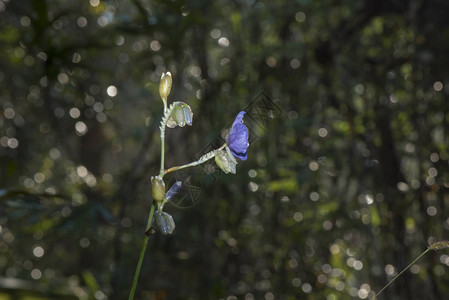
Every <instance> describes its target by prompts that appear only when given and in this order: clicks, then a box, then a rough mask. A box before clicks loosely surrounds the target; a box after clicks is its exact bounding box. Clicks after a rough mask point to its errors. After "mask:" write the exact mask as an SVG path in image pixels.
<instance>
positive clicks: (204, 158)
mask: <svg viewBox="0 0 449 300" xmlns="http://www.w3.org/2000/svg"><path fill="white" fill-rule="evenodd" d="M224 147H226V143H224V144H223V145H221V147H220V148H218V149H217V150H213V151H211V152H208V153H206V154H204V155H203V156H201V157H200V158H199V159H198V160H197V161H194V162H191V163H189V164H185V165H182V166H176V167H171V168H169V169H167V170H165V171H164V175H165V174H168V173H171V172H173V171H177V170H181V169H185V168H189V167H194V166H197V165H200V164H202V163H204V162H206V161H208V160H209V159H211V158H213V157H215V153H216V152H217V151H220V150H222V149H223V148H224Z"/></svg>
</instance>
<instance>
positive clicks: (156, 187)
mask: <svg viewBox="0 0 449 300" xmlns="http://www.w3.org/2000/svg"><path fill="white" fill-rule="evenodd" d="M151 187H152V192H153V199H154V200H156V201H157V202H161V201H162V200H163V199H164V196H165V183H164V180H162V178H161V177H160V176H154V177H152V178H151Z"/></svg>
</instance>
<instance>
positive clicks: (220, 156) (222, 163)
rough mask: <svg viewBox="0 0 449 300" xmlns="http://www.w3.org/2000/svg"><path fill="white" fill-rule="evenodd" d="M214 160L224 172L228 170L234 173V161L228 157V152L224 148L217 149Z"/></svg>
mask: <svg viewBox="0 0 449 300" xmlns="http://www.w3.org/2000/svg"><path fill="white" fill-rule="evenodd" d="M215 162H216V163H217V166H218V167H219V168H220V169H222V170H223V172H225V173H226V174H228V173H229V172H230V173H232V174H235V166H236V163H235V162H234V160H232V159H231V158H230V157H229V154H228V153H227V152H226V151H224V150H219V151H217V152H216V153H215Z"/></svg>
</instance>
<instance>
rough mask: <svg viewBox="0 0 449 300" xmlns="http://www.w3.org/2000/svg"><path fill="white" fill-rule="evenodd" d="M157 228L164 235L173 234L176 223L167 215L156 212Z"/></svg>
mask: <svg viewBox="0 0 449 300" xmlns="http://www.w3.org/2000/svg"><path fill="white" fill-rule="evenodd" d="M154 218H155V224H156V228H157V229H158V230H159V231H160V232H161V233H162V234H163V235H167V234H172V233H173V231H174V230H175V227H176V225H175V221H173V217H172V216H171V215H170V214H168V213H166V212H160V211H156V212H155V213H154Z"/></svg>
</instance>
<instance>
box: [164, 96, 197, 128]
mask: <svg viewBox="0 0 449 300" xmlns="http://www.w3.org/2000/svg"><path fill="white" fill-rule="evenodd" d="M172 105H173V106H174V107H173V110H172V113H171V115H170V118H169V119H168V121H167V126H168V127H170V128H174V127H176V126H179V127H184V126H185V125H186V124H187V125H189V126H192V119H193V113H192V109H191V108H190V106H189V105H187V104H185V103H184V102H181V101H177V102H174V103H173V104H172Z"/></svg>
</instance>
